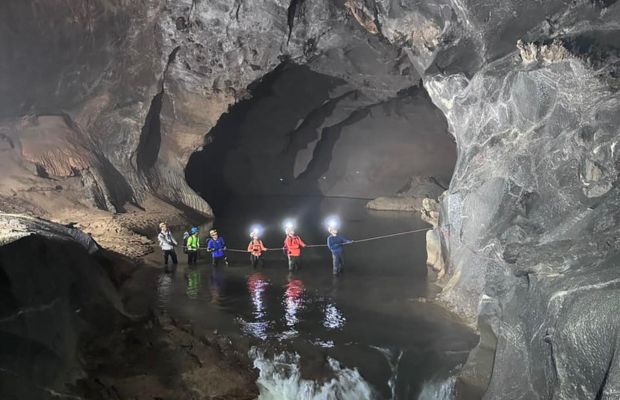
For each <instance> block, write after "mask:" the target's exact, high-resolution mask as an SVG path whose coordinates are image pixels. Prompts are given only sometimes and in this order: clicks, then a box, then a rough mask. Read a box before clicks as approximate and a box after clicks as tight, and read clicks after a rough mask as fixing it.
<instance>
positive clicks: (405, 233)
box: [183, 228, 430, 253]
mask: <svg viewBox="0 0 620 400" xmlns="http://www.w3.org/2000/svg"><path fill="white" fill-rule="evenodd" d="M428 230H430V229H429V228H422V229H414V230H412V231H406V232H398V233H391V234H389V235H381V236H373V237H369V238H366V239H358V240H352V241H350V242H349V243H345V245H350V244H355V243H363V242H370V241H373V240H380V239H387V238H391V237H396V236H404V235H410V234H412V233H419V232H426V231H428ZM319 247H327V245H326V244H309V245H307V246H305V248H306V249H314V248H319ZM183 248H187V246H183ZM199 249H207V247H202V246H201V247H199ZM225 251H229V252H231V253H249V251H247V250H242V249H226V250H225ZM265 251H282V247H278V248H270V249H267V250H265Z"/></svg>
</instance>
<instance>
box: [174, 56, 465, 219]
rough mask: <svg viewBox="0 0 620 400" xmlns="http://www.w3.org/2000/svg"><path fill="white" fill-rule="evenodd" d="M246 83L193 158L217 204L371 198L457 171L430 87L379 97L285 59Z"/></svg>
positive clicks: (202, 185) (193, 178) (196, 175)
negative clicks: (247, 199)
mask: <svg viewBox="0 0 620 400" xmlns="http://www.w3.org/2000/svg"><path fill="white" fill-rule="evenodd" d="M248 90H249V92H250V94H251V97H250V98H248V99H246V100H243V101H241V102H239V103H237V104H236V105H234V106H232V107H231V108H230V109H229V111H228V113H226V114H224V115H223V116H222V117H221V118H220V120H219V122H218V124H217V125H216V126H215V127H214V128H213V129H212V130H211V132H209V134H208V135H207V136H206V138H205V146H204V149H203V150H202V151H199V152H196V153H194V154H193V155H192V157H191V158H190V161H189V163H188V165H187V167H186V171H185V173H186V179H187V182H188V183H189V185H190V186H191V187H192V188H193V189H194V190H195V191H196V192H197V193H199V194H200V195H201V196H202V197H203V198H204V199H205V200H207V202H208V203H209V204H210V205H211V206H212V207H213V209H214V210H215V212H216V213H218V212H221V211H224V210H225V208H226V205H227V204H229V203H230V201H231V199H232V198H233V197H235V196H249V195H252V196H257V195H258V196H273V195H277V196H324V197H351V198H361V199H372V198H376V197H379V196H394V195H397V194H398V193H400V192H401V191H404V190H412V189H414V190H415V188H412V187H411V186H412V185H411V182H412V180H413V181H416V180H415V178H416V177H418V178H425V177H433V178H434V180H436V181H437V182H439V183H440V185H441V186H443V187H445V186H447V184H448V183H449V181H450V178H451V175H452V172H453V169H454V164H455V162H456V148H455V144H454V141H453V139H452V138H451V136H450V135H449V133H448V132H447V123H446V121H445V118H444V116H443V114H442V113H441V112H440V111H439V110H438V109H437V108H436V107H435V106H434V105H433V104H432V102H431V100H430V98H429V97H428V94H427V93H426V91H425V90H424V89H423V88H418V87H413V88H411V89H409V90H406V91H402V92H401V93H399V94H398V95H397V96H396V97H394V98H391V99H387V100H377V99H373V98H370V97H368V96H367V95H365V94H363V93H361V92H360V91H359V90H356V89H355V88H353V87H351V86H349V85H348V84H347V83H346V82H344V81H342V80H340V79H337V78H334V77H331V76H327V75H323V74H320V73H317V72H314V71H312V70H310V69H309V68H308V67H306V66H298V65H294V64H290V63H283V64H281V65H280V66H278V67H277V68H276V69H275V70H273V71H272V72H271V73H269V74H267V75H266V76H264V77H263V78H262V79H261V80H259V81H257V82H255V83H254V84H252V85H251V86H250V87H249V88H248ZM417 181H419V180H417Z"/></svg>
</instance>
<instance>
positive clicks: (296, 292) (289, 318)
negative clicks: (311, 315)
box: [284, 274, 304, 337]
mask: <svg viewBox="0 0 620 400" xmlns="http://www.w3.org/2000/svg"><path fill="white" fill-rule="evenodd" d="M303 294H304V283H303V282H302V281H301V279H298V278H295V277H294V276H293V275H292V274H289V276H288V283H287V284H286V290H285V291H284V307H285V312H284V318H285V320H286V326H288V327H289V328H290V329H289V332H286V333H285V336H287V337H292V336H296V335H297V334H298V332H297V330H296V329H295V325H297V323H298V322H299V317H298V315H297V314H298V313H299V311H300V310H301V308H303V305H304V301H303Z"/></svg>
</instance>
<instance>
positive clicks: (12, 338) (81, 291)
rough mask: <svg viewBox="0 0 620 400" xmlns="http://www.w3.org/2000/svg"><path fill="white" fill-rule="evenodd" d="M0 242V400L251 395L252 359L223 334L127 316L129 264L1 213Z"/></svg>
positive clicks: (61, 232) (55, 230)
mask: <svg viewBox="0 0 620 400" xmlns="http://www.w3.org/2000/svg"><path fill="white" fill-rule="evenodd" d="M0 241H1V242H0V243H1V245H0V300H1V302H0V304H1V305H2V306H1V307H0V331H1V332H2V333H1V334H0V336H1V338H2V343H3V346H2V351H1V352H0V397H1V398H3V399H4V398H6V399H20V400H28V399H33V400H41V399H58V398H62V399H78V398H89V399H101V400H104V399H105V400H108V399H110V400H111V399H119V398H121V399H127V398H131V399H144V400H146V399H149V400H150V399H153V398H155V397H157V398H175V399H188V400H189V399H195V398H227V399H253V398H256V396H257V394H258V389H257V387H256V384H255V381H256V374H255V372H254V370H253V368H252V366H251V362H250V360H249V359H248V358H247V356H246V355H244V354H242V353H239V352H237V351H236V350H235V349H234V348H233V347H232V345H231V344H230V342H228V340H227V339H226V338H223V337H218V336H217V335H209V336H198V335H195V334H194V333H193V331H192V329H191V326H189V325H187V324H183V323H180V322H178V321H173V320H171V319H170V318H167V317H165V316H161V315H155V314H153V313H152V312H150V309H149V308H143V309H136V307H135V306H134V307H132V313H128V312H127V311H126V307H125V302H126V301H129V299H128V298H127V297H126V293H125V292H124V290H123V288H124V287H127V286H130V282H129V281H130V280H131V279H133V278H132V277H133V276H134V272H136V271H137V267H136V265H135V264H134V263H133V262H131V261H130V260H128V259H125V258H122V257H120V256H118V255H114V254H112V253H109V252H107V251H105V250H103V249H101V248H100V247H99V246H98V245H97V243H95V242H94V241H93V239H92V238H91V237H90V236H89V235H87V234H84V233H82V232H81V231H79V230H77V229H74V228H70V227H66V226H62V225H58V224H54V223H51V222H48V221H44V220H40V219H35V218H31V217H26V216H19V215H7V214H0ZM148 268H149V267H148V266H141V267H140V270H141V271H144V270H145V269H146V270H148ZM153 273H155V272H153ZM141 285H144V282H142V283H141ZM142 296H146V297H148V293H142ZM131 302H132V304H134V305H135V304H146V305H148V304H149V303H148V301H145V300H141V301H136V299H131Z"/></svg>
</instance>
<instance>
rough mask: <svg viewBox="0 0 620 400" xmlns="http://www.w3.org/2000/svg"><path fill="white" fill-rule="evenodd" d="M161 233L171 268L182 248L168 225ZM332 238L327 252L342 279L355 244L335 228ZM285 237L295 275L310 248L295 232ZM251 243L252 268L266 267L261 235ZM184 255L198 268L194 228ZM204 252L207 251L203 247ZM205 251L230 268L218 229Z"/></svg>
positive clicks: (256, 234)
mask: <svg viewBox="0 0 620 400" xmlns="http://www.w3.org/2000/svg"><path fill="white" fill-rule="evenodd" d="M159 228H160V232H159V235H158V240H159V246H160V247H161V249H162V251H163V255H164V264H165V266H166V267H167V266H168V261H169V260H171V261H172V264H174V265H176V264H177V263H178V259H177V254H176V251H175V248H176V247H177V246H178V245H179V244H178V242H177V241H176V240H175V238H174V237H173V235H172V232H171V231H170V230H169V229H168V226H167V225H166V224H165V223H163V222H162V223H161V224H159ZM328 231H329V236H328V237H327V248H328V249H329V250H330V251H331V254H332V260H333V274H334V275H339V274H341V273H342V271H343V268H344V245H345V244H348V243H352V242H353V241H351V240H348V239H346V238H345V237H343V236H341V235H339V234H338V229H337V228H336V227H334V226H330V227H329V228H328ZM285 233H286V237H285V238H284V246H283V248H282V250H283V251H284V254H285V255H286V257H287V258H288V269H289V271H296V270H298V269H299V267H300V266H301V253H302V249H303V248H304V247H307V245H306V243H304V241H303V240H302V239H301V237H300V236H299V235H297V234H296V233H295V229H294V228H292V227H287V228H286V229H285ZM250 237H251V240H250V243H249V244H248V247H247V253H249V255H250V264H251V266H252V267H253V268H258V267H263V266H264V254H265V252H266V251H268V250H269V249H267V247H265V245H264V243H263V241H262V240H261V238H260V233H259V232H258V231H252V232H251V234H250ZM183 242H184V243H183V251H184V252H185V253H186V254H187V264H188V265H192V264H196V262H197V260H198V252H199V251H200V249H201V246H200V244H201V239H200V230H199V229H198V228H197V227H192V228H191V229H190V230H189V232H185V234H184V235H183ZM202 248H204V247H202ZM206 250H207V251H208V252H209V253H210V254H211V257H212V265H213V267H219V266H220V265H226V266H228V258H227V255H226V254H227V250H228V248H227V247H226V242H225V241H224V238H223V237H222V236H220V235H219V234H218V232H217V230H216V229H211V230H210V231H209V239H207V245H206Z"/></svg>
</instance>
